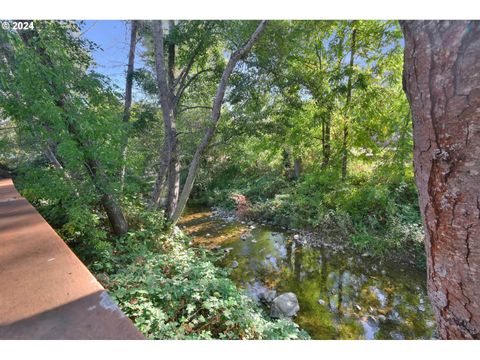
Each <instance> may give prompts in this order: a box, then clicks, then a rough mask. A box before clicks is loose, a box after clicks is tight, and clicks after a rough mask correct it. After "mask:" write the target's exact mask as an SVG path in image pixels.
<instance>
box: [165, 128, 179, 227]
mask: <svg viewBox="0 0 480 360" xmlns="http://www.w3.org/2000/svg"><path fill="white" fill-rule="evenodd" d="M173 125H174V126H175V124H173ZM170 144H171V156H170V164H169V169H168V195H167V204H166V209H165V213H166V214H167V217H168V218H171V217H172V215H173V213H174V211H175V208H176V207H177V204H178V197H179V195H180V161H179V158H178V141H177V131H176V128H175V129H172V130H171V134H170Z"/></svg>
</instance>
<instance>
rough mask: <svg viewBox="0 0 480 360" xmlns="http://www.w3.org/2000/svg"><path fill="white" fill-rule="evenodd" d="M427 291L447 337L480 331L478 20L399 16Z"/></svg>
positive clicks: (469, 335)
mask: <svg viewBox="0 0 480 360" xmlns="http://www.w3.org/2000/svg"><path fill="white" fill-rule="evenodd" d="M401 25H402V30H403V33H404V35H405V64H404V87H405V92H406V94H407V97H408V100H409V102H410V106H411V111H412V115H413V135H414V162H415V181H416V183H417V187H418V191H419V203H420V211H421V214H422V218H423V222H424V227H425V248H426V254H427V271H428V291H429V296H430V300H431V303H432V305H433V308H434V311H435V316H436V319H437V323H438V328H439V332H440V335H441V337H442V338H444V339H480V114H479V109H480V22H478V21H402V22H401Z"/></svg>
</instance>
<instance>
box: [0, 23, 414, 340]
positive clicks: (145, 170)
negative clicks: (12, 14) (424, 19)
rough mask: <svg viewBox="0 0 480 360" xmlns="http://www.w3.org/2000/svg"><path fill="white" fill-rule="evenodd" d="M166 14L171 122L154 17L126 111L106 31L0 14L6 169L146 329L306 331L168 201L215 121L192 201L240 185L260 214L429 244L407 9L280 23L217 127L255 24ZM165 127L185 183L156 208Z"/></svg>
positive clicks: (172, 332)
mask: <svg viewBox="0 0 480 360" xmlns="http://www.w3.org/2000/svg"><path fill="white" fill-rule="evenodd" d="M169 24H170V25H169V28H168V30H167V31H166V33H165V36H164V40H165V54H164V55H165V58H168V59H173V60H172V61H171V62H170V63H169V66H170V70H171V71H170V72H169V74H168V75H169V81H170V82H171V84H170V86H171V87H173V88H174V87H175V86H178V88H177V90H176V92H175V97H172V98H173V99H175V101H176V107H175V108H174V109H173V110H172V111H173V112H174V115H175V116H174V118H175V122H176V124H175V125H176V130H175V132H172V131H171V129H170V130H169V129H168V128H167V127H165V126H164V124H163V122H164V120H165V119H164V114H162V111H161V108H160V107H159V105H158V89H157V84H156V83H157V78H158V77H157V74H156V72H155V68H156V65H158V59H157V63H156V59H155V51H154V47H155V46H154V44H153V41H154V39H153V38H152V35H151V34H152V26H151V24H150V23H149V22H141V23H140V25H139V30H138V32H139V37H140V42H139V43H140V44H141V45H142V46H141V49H140V50H139V51H138V52H140V53H141V56H142V58H143V60H144V64H145V65H144V66H143V67H142V68H135V71H134V73H133V74H132V76H133V79H134V83H135V86H136V90H135V91H136V92H137V95H136V97H135V99H136V101H135V102H134V103H133V104H132V107H131V114H130V118H129V119H128V120H129V121H128V122H125V121H122V118H123V114H124V109H123V106H124V99H123V97H122V96H123V95H122V94H120V92H119V91H118V88H116V87H115V86H114V85H112V83H111V81H110V79H107V78H105V77H103V76H102V75H100V74H98V73H96V72H95V71H94V70H93V69H94V62H93V59H92V51H93V50H95V49H96V45H95V44H92V43H91V42H89V41H87V40H86V39H85V38H84V37H83V36H82V35H81V30H82V28H83V25H82V24H81V23H76V22H61V21H38V22H35V29H34V30H22V31H18V32H17V31H13V30H0V135H1V136H0V166H1V169H2V171H4V170H6V171H9V172H10V173H11V174H13V175H16V178H15V182H16V185H17V187H18V188H19V190H20V191H21V192H22V194H23V195H24V196H25V197H27V198H28V199H29V200H30V201H31V203H32V204H33V205H34V206H36V207H37V209H38V210H39V211H40V212H41V213H42V214H43V215H44V216H45V218H46V219H47V220H48V221H49V223H50V224H51V225H52V226H53V227H55V229H56V230H57V231H58V232H59V233H60V234H61V236H62V237H63V238H64V239H65V240H66V241H67V242H68V243H69V244H70V245H71V246H72V247H73V248H74V249H75V251H76V252H77V253H78V254H79V255H80V256H81V257H82V259H83V260H84V261H85V262H86V263H87V264H88V265H89V266H90V268H91V269H92V270H93V271H94V272H95V273H96V274H98V276H99V278H100V279H101V281H102V282H103V284H104V285H105V286H106V287H107V289H109V291H110V292H111V294H112V295H113V296H114V297H115V299H116V300H117V301H118V303H119V304H120V306H121V307H122V309H123V310H124V311H125V312H126V313H127V314H128V315H129V316H130V317H131V318H132V319H133V320H134V322H135V323H136V324H137V326H138V327H139V328H140V329H141V330H142V331H143V332H144V334H146V335H147V336H148V337H151V338H229V339H230V338H246V339H253V338H255V339H257V338H258V339H260V338H262V339H263V338H265V339H272V338H273V339H276V338H305V337H307V335H306V334H305V333H304V332H302V331H300V330H299V329H298V328H297V326H296V325H295V324H294V323H292V322H289V321H284V320H282V321H273V320H271V319H269V318H268V316H266V314H265V313H264V311H263V310H262V308H261V307H259V305H258V304H256V303H255V302H254V301H253V300H251V299H249V298H248V297H247V296H246V295H245V294H244V293H243V292H242V291H241V290H239V289H237V288H236V287H235V285H234V284H233V283H232V281H231V280H229V279H228V272H227V271H226V270H222V269H220V268H218V267H216V266H215V265H214V260H215V258H214V255H212V254H211V253H210V252H209V251H207V250H205V249H201V248H195V247H192V246H190V245H189V240H188V239H187V238H185V237H184V236H183V235H182V234H181V233H179V232H177V231H174V229H175V228H174V227H173V226H172V224H170V223H168V222H167V221H166V220H165V216H164V214H165V211H164V210H165V209H168V200H169V199H170V197H171V194H172V193H173V194H174V196H176V197H177V198H176V199H175V201H177V200H178V191H177V192H176V193H175V191H173V192H172V189H175V179H174V177H175V176H176V177H177V179H176V186H177V187H178V188H181V184H184V183H185V178H186V177H187V171H188V168H189V164H191V163H192V159H195V156H194V154H195V153H196V149H198V144H199V143H200V142H201V139H203V138H205V135H204V134H206V133H208V131H209V129H210V128H212V126H213V128H212V129H213V132H212V138H211V139H209V140H212V141H209V143H208V144H207V145H208V146H206V147H205V149H204V151H202V153H201V155H202V157H201V158H200V160H199V161H200V166H199V169H198V174H196V178H195V177H194V180H195V183H194V188H193V191H192V194H191V199H190V201H192V202H194V201H195V202H197V203H198V202H200V203H206V204H209V205H212V206H222V207H230V208H233V207H234V206H235V204H234V202H233V199H232V195H236V194H242V195H245V196H246V198H247V199H248V201H249V204H250V207H249V213H248V216H250V217H251V218H257V219H263V220H267V221H271V222H273V223H276V224H280V225H283V226H286V227H290V228H307V229H314V230H315V231H319V232H323V233H332V234H333V235H340V236H339V237H341V238H343V239H348V240H350V242H351V243H352V244H354V245H356V246H357V247H358V248H360V249H361V250H362V251H365V250H368V251H371V252H374V253H376V254H380V255H382V256H383V255H385V254H386V253H388V252H395V253H397V252H398V251H400V250H401V251H403V252H406V253H409V252H412V251H413V252H416V253H419V251H420V249H421V237H422V233H421V229H420V226H419V223H420V218H419V215H418V209H417V205H416V201H417V200H416V190H415V188H414V185H413V175H412V166H411V147H412V139H411V138H412V136H411V119H410V115H409V111H408V106H407V102H406V99H405V96H404V95H403V92H402V87H401V63H402V44H401V33H400V30H399V28H398V25H397V24H396V23H395V22H392V21H387V22H383V21H272V22H270V23H269V24H268V25H267V27H266V29H265V31H264V33H263V34H262V36H261V37H260V38H259V39H258V41H257V42H256V43H255V46H254V47H253V48H252V49H251V51H250V52H249V53H248V54H247V53H246V54H244V56H242V58H241V59H239V62H238V64H237V65H236V66H235V68H234V71H232V73H231V75H230V78H229V83H228V86H227V88H226V92H225V100H224V104H223V106H222V114H221V117H220V121H219V122H218V125H217V124H216V123H213V122H212V120H211V118H210V115H211V114H210V113H211V111H212V99H214V98H215V97H216V95H215V94H216V91H217V88H218V86H219V82H220V83H221V81H220V79H221V77H222V71H224V69H225V67H226V64H227V62H228V57H229V56H231V54H235V51H237V50H238V49H240V48H241V47H242V45H243V44H245V42H246V41H247V39H249V36H250V34H252V31H253V30H255V28H256V26H257V22H252V21H180V22H170V23H169ZM157 40H158V39H157ZM162 50H163V48H162ZM157 52H158V49H157ZM157 57H158V56H157ZM168 61H170V60H168ZM224 73H225V72H224ZM212 118H214V117H212ZM212 124H213V125H212ZM169 131H170V133H172V134H173V135H171V134H169V133H168V132H169ZM169 136H170V139H172V138H174V139H175V144H176V146H177V148H176V150H175V151H176V153H175V157H172V158H173V159H174V161H173V160H169V161H170V162H169V164H173V167H172V166H170V167H171V169H170V170H169V174H168V182H169V184H173V185H172V186H173V187H172V188H171V189H166V188H165V189H164V188H161V189H160V190H161V191H159V192H158V194H160V195H161V196H160V197H159V198H158V199H156V202H157V203H158V204H156V205H159V204H160V205H159V206H158V207H153V208H152V207H151V206H148V203H149V200H150V199H152V197H153V196H152V188H153V187H154V184H155V183H156V179H158V178H160V176H161V175H162V176H163V174H162V161H163V160H162V156H163V154H165V144H166V143H167V142H166V141H165V139H168V138H169ZM172 136H173V137H172ZM123 143H126V144H127V145H126V146H127V149H128V152H127V153H126V154H127V155H126V157H125V158H122V156H121V154H122V146H123V145H122V144H123ZM122 166H125V168H126V169H127V171H126V177H125V179H124V180H123V178H121V177H120V176H119V174H120V171H121V168H122ZM172 174H173V175H172ZM172 179H173V180H172ZM169 186H170V185H169ZM119 235H120V236H119Z"/></svg>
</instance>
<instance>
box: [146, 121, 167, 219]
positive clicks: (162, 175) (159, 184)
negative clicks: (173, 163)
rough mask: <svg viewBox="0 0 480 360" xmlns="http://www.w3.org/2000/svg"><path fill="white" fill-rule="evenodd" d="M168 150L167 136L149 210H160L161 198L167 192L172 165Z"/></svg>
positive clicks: (164, 140)
mask: <svg viewBox="0 0 480 360" xmlns="http://www.w3.org/2000/svg"><path fill="white" fill-rule="evenodd" d="M165 131H166V130H165ZM168 149H169V140H168V139H167V135H166V134H165V135H164V138H163V149H162V152H161V156H160V168H159V170H158V171H157V178H156V180H155V185H154V186H153V190H152V195H151V196H150V201H149V204H148V208H149V210H155V209H157V208H158V205H159V203H160V197H161V195H162V194H163V193H164V192H165V190H166V182H167V173H168V167H169V166H168V165H169V163H170V158H169V156H170V154H169V153H168Z"/></svg>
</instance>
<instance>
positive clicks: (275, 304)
mask: <svg viewBox="0 0 480 360" xmlns="http://www.w3.org/2000/svg"><path fill="white" fill-rule="evenodd" d="M299 310H300V305H299V304H298V299H297V296H296V295H295V294H294V293H291V292H289V293H285V294H282V295H280V296H277V297H276V298H275V299H274V300H273V301H272V306H271V308H270V316H271V317H272V318H274V319H278V318H291V317H293V316H295V315H296V314H297V312H298V311H299Z"/></svg>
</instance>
